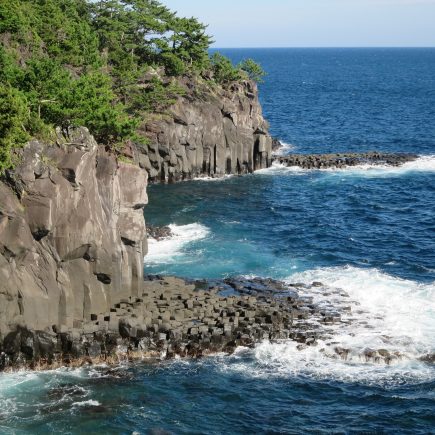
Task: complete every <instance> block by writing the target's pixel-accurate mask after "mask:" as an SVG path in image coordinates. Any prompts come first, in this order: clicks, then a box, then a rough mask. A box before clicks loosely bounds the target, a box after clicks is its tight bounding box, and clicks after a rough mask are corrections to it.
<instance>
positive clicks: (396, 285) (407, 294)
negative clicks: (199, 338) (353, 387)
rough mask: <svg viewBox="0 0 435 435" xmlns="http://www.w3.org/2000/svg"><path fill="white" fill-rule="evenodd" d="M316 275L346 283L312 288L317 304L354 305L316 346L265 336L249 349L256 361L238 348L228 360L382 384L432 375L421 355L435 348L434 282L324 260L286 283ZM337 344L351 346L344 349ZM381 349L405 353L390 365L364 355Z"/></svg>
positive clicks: (270, 370)
mask: <svg viewBox="0 0 435 435" xmlns="http://www.w3.org/2000/svg"><path fill="white" fill-rule="evenodd" d="M313 281H320V282H322V283H324V284H325V285H327V286H329V287H330V288H331V289H337V288H341V289H343V291H327V292H326V293H325V291H324V290H323V288H322V287H314V288H311V289H307V290H306V295H307V296H311V297H313V299H314V303H315V304H317V305H320V306H322V305H323V306H326V307H329V308H331V307H336V308H337V309H339V308H340V307H343V306H350V307H351V312H348V313H347V314H346V312H343V313H342V322H341V323H337V324H334V325H331V326H330V325H328V331H329V334H330V335H329V337H327V338H325V339H323V340H319V342H318V345H317V346H311V347H301V346H300V345H298V343H295V342H292V341H285V342H281V343H270V342H264V343H262V344H260V345H259V346H257V347H256V348H255V350H253V351H252V353H253V357H254V361H255V363H254V365H253V366H252V363H247V362H246V360H245V359H243V358H242V357H240V358H239V357H238V356H237V355H236V356H235V357H234V359H235V361H233V362H232V363H231V364H227V363H224V364H223V366H224V368H225V369H226V370H237V371H241V372H245V371H247V372H249V373H250V375H252V376H259V377H264V376H277V375H278V376H282V375H283V376H307V377H310V378H316V379H325V380H329V379H334V380H339V381H346V382H353V381H356V382H363V383H366V384H367V383H368V384H372V383H373V384H378V385H379V384H382V385H384V386H388V385H397V384H400V383H403V382H409V383H415V382H423V381H429V380H434V379H435V368H434V367H433V366H430V365H428V364H425V363H424V362H422V361H420V358H421V357H422V356H425V355H427V354H432V353H434V352H435V283H431V284H420V283H417V282H414V281H409V280H404V279H400V278H397V277H394V276H391V275H388V274H385V273H382V272H380V271H379V270H377V269H360V268H356V267H350V266H347V267H333V268H320V269H315V270H310V271H307V272H303V273H297V274H294V275H292V276H290V277H289V278H288V282H289V283H290V282H305V283H311V282H313ZM336 349H348V352H347V354H346V355H343V354H339V353H338V352H336ZM379 349H382V350H385V351H388V352H389V353H390V354H391V355H393V354H397V355H400V357H399V358H397V359H394V360H392V361H391V363H390V365H387V364H385V362H384V361H383V360H382V359H380V360H374V359H372V358H367V357H366V355H367V352H368V351H370V350H373V351H376V350H379ZM250 352H251V351H250ZM247 364H249V365H250V368H249V371H248V370H247V369H248V368H247Z"/></svg>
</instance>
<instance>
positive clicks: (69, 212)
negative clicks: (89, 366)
mask: <svg viewBox="0 0 435 435" xmlns="http://www.w3.org/2000/svg"><path fill="white" fill-rule="evenodd" d="M146 185H147V173H146V171H145V170H143V169H141V168H140V167H139V166H136V165H134V164H127V163H121V162H119V161H117V159H116V158H115V156H114V155H113V154H111V153H109V152H107V151H106V150H105V149H104V148H103V147H101V146H98V145H97V143H96V142H95V140H94V138H93V137H92V136H91V135H90V134H89V132H88V130H87V129H85V128H77V129H71V130H69V131H68V132H67V133H63V134H61V133H60V132H58V134H57V140H56V141H55V142H54V143H50V144H46V143H42V142H39V141H32V142H30V143H29V144H28V145H27V146H26V147H25V148H24V150H23V155H22V158H21V161H20V163H19V164H18V165H17V167H16V168H15V170H14V171H13V173H12V174H10V175H9V177H8V178H7V179H5V180H4V181H3V182H0V198H1V201H0V342H1V341H2V338H4V337H5V336H6V335H7V334H8V333H10V331H13V330H16V329H17V328H20V327H26V328H28V329H30V330H39V331H50V333H52V332H53V330H56V331H63V330H65V331H68V330H71V329H72V328H80V327H81V326H82V325H83V324H84V323H86V322H87V321H88V320H90V319H91V317H92V318H95V317H99V316H105V315H107V313H108V312H109V311H110V307H111V306H113V304H114V303H117V302H119V301H120V300H121V299H123V298H126V297H130V296H133V297H134V296H137V294H138V292H139V289H140V287H141V285H142V281H143V257H144V254H145V253H146V252H145V251H146V229H145V222H144V218H143V210H142V208H143V207H144V205H145V204H146V203H147V195H146Z"/></svg>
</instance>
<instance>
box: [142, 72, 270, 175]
mask: <svg viewBox="0 0 435 435" xmlns="http://www.w3.org/2000/svg"><path fill="white" fill-rule="evenodd" d="M180 86H181V87H182V89H183V92H184V95H183V96H180V97H178V99H177V101H176V102H175V103H174V104H173V105H171V107H169V108H168V110H167V111H165V113H163V114H159V115H156V116H154V117H152V118H151V119H149V120H147V121H146V122H145V124H144V129H143V132H142V133H143V134H144V135H145V136H146V137H147V138H148V139H149V143H148V144H147V145H145V146H143V147H141V148H140V153H139V164H140V166H141V167H142V168H144V169H146V170H147V172H148V174H149V180H150V181H152V182H158V181H163V182H175V181H180V180H186V179H192V178H195V177H201V176H211V177H219V176H222V175H225V174H246V173H250V172H253V171H254V170H257V169H261V168H266V167H268V166H270V164H271V159H272V138H271V137H270V135H269V133H268V128H269V125H268V123H267V121H266V120H265V119H264V118H263V115H262V109H261V105H260V102H259V100H258V89H257V85H256V83H255V82H253V81H250V80H245V81H241V82H237V83H233V84H231V85H230V86H229V87H228V88H223V87H220V86H217V85H214V86H213V85H212V84H211V83H210V82H207V83H206V82H198V79H191V78H190V79H189V78H184V80H181V81H180Z"/></svg>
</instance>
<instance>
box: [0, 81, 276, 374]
mask: <svg viewBox="0 0 435 435" xmlns="http://www.w3.org/2000/svg"><path fill="white" fill-rule="evenodd" d="M184 86H185V88H186V93H185V95H184V96H183V97H180V98H179V99H178V100H177V101H176V103H175V104H173V105H172V106H171V107H170V109H168V112H167V113H165V114H164V115H159V116H154V117H153V119H151V120H148V122H146V124H145V125H146V127H145V131H144V133H145V134H146V135H147V136H148V137H149V139H150V144H149V145H147V146H144V147H142V148H138V147H132V149H131V157H133V158H134V160H135V162H136V163H138V164H139V165H137V164H127V163H122V162H120V161H119V160H117V159H116V157H115V156H114V155H113V154H111V153H110V152H108V151H106V150H105V149H104V147H102V146H98V145H97V144H96V142H95V140H94V139H93V137H92V136H91V135H90V134H89V132H88V130H87V129H85V128H77V129H70V130H69V131H68V132H66V133H61V132H60V131H59V132H57V140H56V141H55V143H51V144H45V143H42V142H38V141H32V142H30V143H29V144H27V146H26V147H25V148H24V149H23V150H22V152H21V154H22V155H21V159H20V163H19V164H18V166H17V167H16V168H15V170H14V171H13V174H12V175H10V176H9V178H8V179H4V178H3V181H1V180H0V370H2V369H5V368H7V367H16V366H28V365H29V364H32V363H33V362H35V361H37V360H41V359H44V358H45V359H46V360H48V361H52V360H53V358H57V357H59V361H61V362H62V363H63V362H65V358H64V356H65V355H70V356H71V358H81V357H83V356H91V355H93V356H98V355H103V354H104V355H107V349H108V348H109V347H110V348H111V349H112V350H113V349H116V347H117V346H118V340H119V339H120V337H123V338H124V339H126V340H127V345H128V346H130V345H131V343H130V341H129V340H130V339H136V331H138V330H141V331H142V333H143V336H146V337H148V338H150V339H151V336H152V337H154V336H153V335H152V334H157V335H158V334H159V333H160V332H161V331H160V330H159V328H160V326H159V325H160V323H158V324H157V326H156V325H152V328H154V329H153V330H154V332H152V331H151V330H149V328H148V326H149V327H151V326H150V325H148V326H146V327H144V324H143V323H140V322H141V321H143V322H144V321H145V320H144V319H146V318H149V317H150V316H149V315H148V314H149V313H147V312H146V306H144V307H142V305H143V295H144V287H143V286H144V283H143V257H144V255H145V254H146V252H147V244H146V228H145V221H144V217H143V207H144V206H145V204H146V203H147V195H146V186H147V181H148V179H149V178H150V179H151V180H152V181H164V182H174V181H179V180H182V179H189V178H193V177H196V176H202V175H206V176H222V175H224V174H226V173H231V174H243V173H247V172H252V171H253V170H255V169H259V168H263V167H266V166H268V165H269V164H270V162H271V148H272V139H271V138H270V136H269V135H268V133H267V128H268V125H267V123H266V121H265V120H264V119H263V117H262V115H261V107H260V104H259V102H258V98H257V89H256V86H255V85H254V84H253V83H251V82H244V83H241V84H235V85H233V86H232V88H231V89H227V90H224V89H222V88H214V90H212V88H211V87H210V86H203V87H201V86H196V84H192V83H191V82H189V81H186V83H184ZM189 86H191V87H189ZM126 153H127V151H126ZM127 154H128V153H127ZM148 174H149V175H148ZM189 303H190V302H189ZM138 304H139V305H140V304H142V305H141V307H142V308H141V307H138ZM139 308H140V309H139ZM141 310H142V311H143V310H145V311H144V312H142V311H141ZM141 319H142V320H141ZM157 320H159V321H162V319H160V318H159V319H156V321H157ZM135 322H136V323H138V322H139V323H138V324H137V325H136V323H135ZM127 323H128V324H130V325H131V324H133V323H134V324H135V325H136V326H134V328H133V329H132V330H131V331H134V334H133V332H131V331H130V330H129V332H128V334H126V332H125V331H124V329H125V324H127ZM123 328H124V329H123ZM138 328H139V329H138ZM140 328H142V329H140ZM152 328H151V329H152ZM123 331H124V332H123ZM132 334H133V335H132ZM150 334H151V335H150ZM157 335H156V337H154V338H153V339H156V340H157V339H159V337H158V336H157ZM107 340H109V341H110V343H109V341H107ZM137 345H138V344H137V343H136V342H135V346H136V347H137ZM104 349H106V351H105V350H104ZM56 355H57V356H56ZM62 355H63V356H62ZM67 358H69V356H68V357H67Z"/></svg>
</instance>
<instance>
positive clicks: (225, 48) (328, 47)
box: [210, 45, 435, 50]
mask: <svg viewBox="0 0 435 435" xmlns="http://www.w3.org/2000/svg"><path fill="white" fill-rule="evenodd" d="M265 48H269V49H287V48H300V49H331V48H332V49H337V48H340V49H378V48H379V49H385V48H388V49H404V48H407V49H421V48H425V49H427V48H435V45H385V46H384V45H376V46H370V45H367V46H366V45H355V46H350V45H348V46H340V45H337V46H333V45H330V46H329V45H328V46H314V45H313V46H311V45H307V46H304V45H289V46H244V47H218V46H211V47H210V49H216V50H222V49H223V50H228V49H235V50H244V49H254V50H260V49H265Z"/></svg>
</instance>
